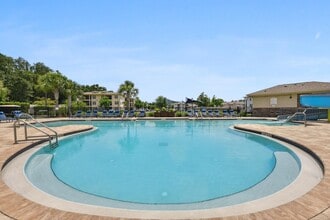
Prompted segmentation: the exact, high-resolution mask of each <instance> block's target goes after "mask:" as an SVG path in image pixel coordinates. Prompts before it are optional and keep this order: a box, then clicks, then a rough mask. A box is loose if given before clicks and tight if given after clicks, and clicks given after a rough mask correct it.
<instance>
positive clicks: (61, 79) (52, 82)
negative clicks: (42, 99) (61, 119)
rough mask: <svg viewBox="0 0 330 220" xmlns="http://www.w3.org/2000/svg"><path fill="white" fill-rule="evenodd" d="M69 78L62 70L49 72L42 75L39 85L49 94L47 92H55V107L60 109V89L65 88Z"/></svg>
mask: <svg viewBox="0 0 330 220" xmlns="http://www.w3.org/2000/svg"><path fill="white" fill-rule="evenodd" d="M66 81H67V78H66V77H65V76H63V75H62V74H61V73H60V72H58V71H57V72H48V73H46V74H45V75H42V76H40V78H39V85H40V88H42V90H43V91H44V92H45V93H46V94H47V92H53V93H54V98H55V108H56V109H58V99H59V96H60V91H61V90H63V89H64V88H65V84H66Z"/></svg>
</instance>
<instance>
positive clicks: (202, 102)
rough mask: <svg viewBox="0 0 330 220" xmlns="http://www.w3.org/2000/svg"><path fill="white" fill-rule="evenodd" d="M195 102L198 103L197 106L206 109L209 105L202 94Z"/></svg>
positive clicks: (206, 98) (208, 101)
mask: <svg viewBox="0 0 330 220" xmlns="http://www.w3.org/2000/svg"><path fill="white" fill-rule="evenodd" d="M197 101H199V103H198V105H199V106H204V107H207V106H209V105H210V98H209V97H208V96H207V95H206V94H205V93H204V92H202V93H201V94H200V95H199V96H198V98H197Z"/></svg>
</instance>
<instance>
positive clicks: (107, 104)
mask: <svg viewBox="0 0 330 220" xmlns="http://www.w3.org/2000/svg"><path fill="white" fill-rule="evenodd" d="M111 104H112V101H111V100H110V99H109V97H108V96H102V97H101V99H100V106H101V107H103V108H109V107H110V105H111Z"/></svg>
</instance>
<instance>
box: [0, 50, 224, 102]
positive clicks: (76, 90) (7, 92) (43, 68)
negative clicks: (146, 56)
mask: <svg viewBox="0 0 330 220" xmlns="http://www.w3.org/2000/svg"><path fill="white" fill-rule="evenodd" d="M91 91H107V88H106V87H103V86H100V85H98V84H94V85H81V84H79V83H77V82H75V81H73V80H71V79H69V78H68V77H66V76H65V75H64V74H62V73H61V72H60V71H59V70H53V69H52V68H50V67H48V66H47V65H45V64H44V63H42V62H37V63H34V64H30V63H29V62H28V61H27V60H25V59H24V58H22V57H19V58H12V57H9V56H6V55H4V54H1V53H0V104H1V103H2V104H3V103H8V102H21V103H29V104H36V105H43V106H55V108H58V107H59V104H66V105H67V106H79V107H82V106H84V105H85V103H84V102H83V98H82V94H83V93H84V92H91ZM118 93H121V94H122V95H123V97H124V98H125V104H126V108H128V109H131V108H134V107H135V108H150V109H154V108H163V107H168V106H169V103H170V102H169V99H167V98H166V97H164V96H158V97H157V98H156V99H155V102H152V103H148V102H145V101H142V100H140V99H139V97H138V93H139V90H138V89H137V88H135V85H134V83H133V82H131V81H129V80H126V81H125V82H124V83H123V84H121V85H120V86H119V88H118ZM79 100H80V101H79ZM197 100H198V103H197V104H198V105H199V106H205V107H210V106H212V107H218V106H221V105H222V103H223V100H222V99H221V98H216V97H215V96H213V97H212V98H209V97H208V96H207V95H206V94H205V93H204V92H202V93H201V94H200V95H199V96H198V97H197ZM100 103H101V106H103V107H107V106H110V105H111V100H109V99H107V98H106V97H104V98H103V99H102V100H101V102H100ZM133 105H134V106H133Z"/></svg>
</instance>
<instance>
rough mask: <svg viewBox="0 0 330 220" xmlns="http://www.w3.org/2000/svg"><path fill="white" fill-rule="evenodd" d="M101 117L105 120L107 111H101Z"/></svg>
mask: <svg viewBox="0 0 330 220" xmlns="http://www.w3.org/2000/svg"><path fill="white" fill-rule="evenodd" d="M102 117H103V118H105V117H108V111H107V110H105V109H104V110H103V111H102Z"/></svg>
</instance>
